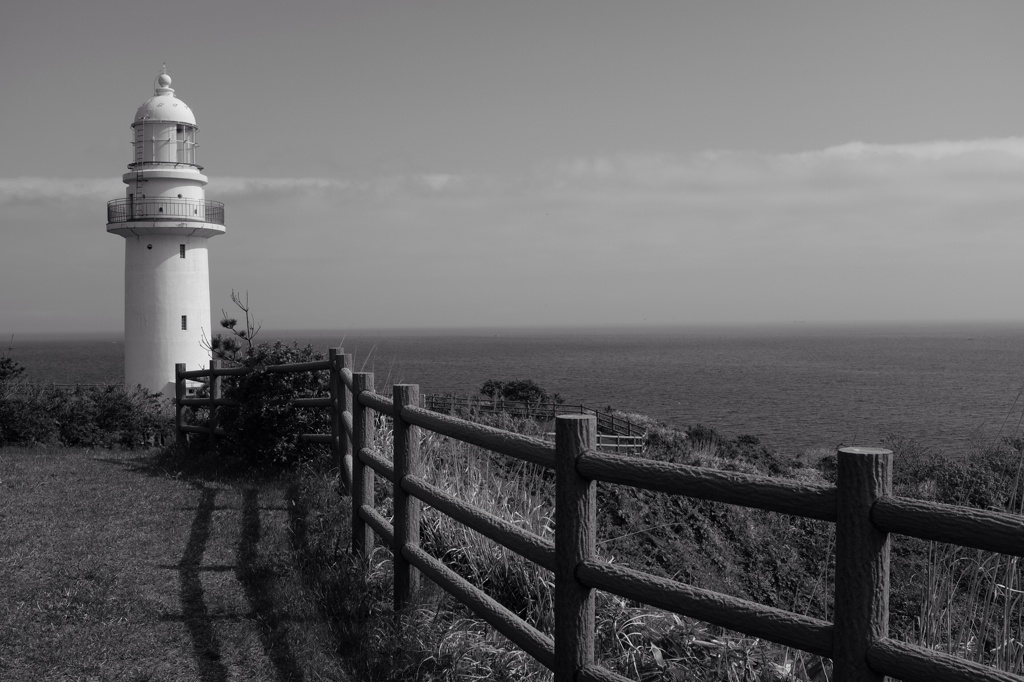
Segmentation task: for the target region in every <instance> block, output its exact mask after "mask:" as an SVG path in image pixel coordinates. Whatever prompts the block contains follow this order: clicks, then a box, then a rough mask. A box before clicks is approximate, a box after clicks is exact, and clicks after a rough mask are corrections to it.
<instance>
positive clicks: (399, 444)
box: [392, 384, 421, 612]
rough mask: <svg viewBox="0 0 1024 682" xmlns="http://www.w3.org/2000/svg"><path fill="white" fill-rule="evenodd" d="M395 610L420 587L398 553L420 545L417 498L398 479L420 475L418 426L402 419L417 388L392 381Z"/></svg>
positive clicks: (417, 393) (415, 402) (413, 571)
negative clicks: (404, 408)
mask: <svg viewBox="0 0 1024 682" xmlns="http://www.w3.org/2000/svg"><path fill="white" fill-rule="evenodd" d="M392 390H393V391H394V397H393V400H394V406H395V419H394V424H395V427H394V428H395V432H394V441H395V453H394V460H393V461H394V465H395V486H394V487H395V491H394V501H395V563H394V566H395V611H396V612H400V611H402V609H404V608H405V607H406V606H408V605H409V604H411V603H412V601H413V599H415V598H416V593H417V592H418V591H419V587H420V572H419V571H418V570H417V569H416V568H414V567H413V565H412V564H410V563H409V562H408V561H406V559H405V556H404V555H403V554H402V550H404V549H405V548H406V547H407V546H418V545H419V544H420V501H419V500H418V499H416V498H415V497H413V496H412V495H409V494H408V493H406V492H405V491H404V490H403V489H402V479H403V478H405V477H406V476H409V475H414V476H418V475H419V474H420V468H421V466H420V434H419V431H420V430H419V428H418V427H416V426H413V425H412V424H409V423H408V422H406V421H405V420H404V419H403V418H402V408H403V407H405V406H406V405H416V406H419V400H420V387H419V386H418V385H416V384H395V385H394V387H393V389H392Z"/></svg>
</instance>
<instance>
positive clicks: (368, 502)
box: [352, 372, 375, 559]
mask: <svg viewBox="0 0 1024 682" xmlns="http://www.w3.org/2000/svg"><path fill="white" fill-rule="evenodd" d="M362 393H373V372H353V373H352V449H353V450H354V451H355V452H354V456H353V457H352V553H353V554H355V555H356V556H358V557H360V558H363V559H365V558H366V557H368V556H369V555H370V551H371V550H373V529H372V528H370V527H369V526H367V525H366V522H365V521H363V519H362V517H361V516H360V515H359V510H360V509H361V508H363V507H372V506H373V505H374V503H375V500H374V492H373V469H371V468H370V467H368V466H366V465H365V464H363V460H362V459H360V453H362V451H363V450H369V449H372V448H373V441H374V437H375V427H374V423H373V410H370V409H368V408H367V407H366V406H364V405H363V404H362V403H361V402H360V401H359V396H360V395H361V394H362Z"/></svg>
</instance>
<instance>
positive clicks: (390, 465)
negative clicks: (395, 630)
mask: <svg viewBox="0 0 1024 682" xmlns="http://www.w3.org/2000/svg"><path fill="white" fill-rule="evenodd" d="M325 363H326V364H327V365H328V367H327V369H329V371H330V372H331V400H332V406H333V409H334V411H335V412H334V414H335V415H336V416H335V418H334V419H333V420H332V424H333V428H332V433H331V434H330V436H329V438H330V439H331V443H332V444H333V448H334V451H335V453H336V456H337V457H338V463H339V466H340V470H341V475H342V477H343V479H344V482H345V484H346V486H347V487H348V489H349V491H350V492H351V497H352V508H353V509H352V526H353V527H352V547H353V551H354V552H357V553H359V554H362V555H365V554H366V553H367V552H368V551H370V549H371V548H372V546H373V544H374V538H375V536H380V537H381V538H383V540H384V542H385V544H386V545H387V546H388V547H390V548H391V550H392V552H393V555H394V575H395V578H394V604H395V608H396V610H401V609H404V608H405V607H407V606H409V605H410V604H412V603H414V602H415V600H416V596H417V592H418V590H419V585H420V580H421V575H425V576H426V577H427V578H429V579H430V580H433V581H434V582H435V583H437V584H438V585H439V586H441V587H442V588H443V589H445V590H447V591H448V592H449V593H451V594H452V595H454V596H455V597H456V598H457V599H459V600H460V601H461V602H462V603H464V604H465V605H466V606H468V607H469V608H470V609H472V610H473V611H474V612H475V613H476V614H477V615H479V616H480V617H481V618H482V619H484V620H485V621H486V622H488V623H489V624H491V625H492V626H493V627H494V628H495V629H497V630H498V631H499V632H501V633H502V634H503V635H505V636H506V637H508V638H509V639H510V640H511V641H512V642H514V643H515V644H516V645H517V646H519V647H521V648H522V649H523V650H525V651H526V652H527V653H529V654H530V655H531V656H533V657H534V658H535V659H536V660H538V661H539V662H540V663H542V664H543V665H544V666H546V667H547V668H549V669H551V670H552V671H554V673H555V679H556V680H558V681H559V682H569V681H570V680H584V681H595V682H604V681H608V680H624V679H626V678H623V677H620V676H619V675H617V674H616V673H614V672H612V671H610V670H607V669H606V668H603V667H602V666H600V665H598V664H597V662H596V660H595V651H594V642H595V618H594V608H595V601H594V590H604V591H606V592H610V593H613V594H617V595H619V596H622V597H625V598H627V599H633V600H636V601H639V602H642V603H645V604H648V605H651V606H654V607H657V608H661V609H666V610H668V611H672V612H674V613H678V614H681V615H684V616H688V617H692V618H698V619H700V620H704V621H706V622H708V623H712V624H715V625H719V626H721V627H725V628H729V629H732V630H737V631H739V632H743V633H746V634H748V635H751V636H754V637H760V638H763V639H765V640H768V641H772V642H775V643H778V644H781V645H784V646H789V647H794V648H798V649H801V650H803V651H807V652H810V653H812V654H817V655H820V656H825V657H829V658H831V659H832V661H833V673H834V676H833V679H834V680H835V681H836V682H861V681H872V682H881V681H882V680H883V679H884V677H885V676H887V675H888V676H892V677H895V678H899V679H902V680H906V681H907V682H997V681H998V682H1024V677H1021V676H1017V675H1013V674H1010V673H1006V672H1002V671H998V670H995V669H993V668H989V667H986V666H983V665H981V664H978V663H974V662H971V661H967V660H964V659H960V658H957V657H954V656H951V655H947V654H943V653H939V652H936V651H932V650H929V649H925V648H922V647H919V646H915V645H911V644H907V643H904V642H899V641H896V640H893V639H890V638H889V636H888V627H889V625H888V622H889V613H888V604H889V535H890V534H892V533H899V534H903V535H908V536H912V537H917V538H923V539H925V540H935V541H939V542H948V543H953V544H958V545H961V546H965V547H972V548H977V549H983V550H989V551H994V552H1002V553H1006V554H1012V555H1015V556H1024V517H1021V516H1018V515H1013V514H1006V513H1000V512H993V511H984V510H977V509H968V508H962V507H957V506H953V505H946V504H939V503H933V502H922V501H918V500H912V499H908V498H902V497H897V496H893V495H892V453H891V452H889V451H888V450H881V449H875V448H854V447H850V448H840V449H839V451H838V456H837V462H838V472H837V481H836V485H834V486H831V485H824V484H810V483H801V482H795V481H785V480H778V479H773V478H768V477H764V476H757V475H751V474H742V473H736V472H723V471H714V470H708V469H703V468H699V467H692V466H686V465H681V464H672V463H666V462H660V461H652V460H645V459H641V458H637V457H631V456H623V455H618V454H609V453H602V452H599V451H597V450H596V448H595V444H596V436H597V433H596V431H597V429H596V418H595V417H594V416H592V415H562V416H557V417H556V419H555V443H554V444H553V445H552V444H551V443H547V442H544V441H542V440H539V439H536V438H531V437H528V436H523V435H519V434H515V433H510V432H507V431H502V430H500V429H495V428H492V427H488V426H483V425H480V424H476V423H473V422H469V421H466V420H463V419H459V418H457V417H453V416H450V415H445V414H439V413H437V412H434V411H431V410H428V409H425V408H423V407H420V405H419V402H420V401H419V388H418V386H416V385H396V386H394V387H393V394H392V396H391V397H386V396H383V395H379V394H377V393H375V392H374V381H373V374H372V373H365V372H357V373H353V372H352V371H351V370H350V369H349V366H350V364H351V359H350V358H348V357H347V356H345V355H344V353H343V352H341V351H340V350H339V351H332V353H331V357H330V359H329V360H328V361H325ZM308 364H314V363H308ZM293 369H295V368H293ZM309 369H312V368H311V367H300V368H297V370H309ZM275 371H285V370H284V369H281V368H277V370H275ZM289 371H291V370H289ZM218 373H220V374H223V373H224V371H223V370H222V371H221V372H218V371H216V370H214V371H213V372H212V373H211V372H206V373H195V372H179V383H180V382H182V381H183V380H184V378H187V377H199V376H211V377H213V378H214V379H215V378H216V376H217V374H218ZM212 395H213V391H211V396H212ZM216 400H217V399H216V398H212V397H211V398H210V399H209V401H210V402H211V403H212V404H215V403H216ZM186 404H189V403H188V402H186ZM375 413H376V414H381V415H385V416H387V417H390V418H391V419H392V422H393V427H394V438H393V443H394V445H393V451H392V453H390V454H391V457H390V459H389V458H388V457H387V453H381V452H377V451H375V449H374V442H375V438H374V436H375V433H374V430H375V423H376V422H375V420H374V414H375ZM179 426H180V424H179ZM420 429H427V430H429V431H432V432H434V433H438V434H441V435H445V436H448V437H450V438H454V439H457V440H460V441H463V442H466V443H470V444H473V445H477V446H480V447H483V448H486V449H489V450H492V451H494V452H496V453H499V454H503V455H506V456H509V457H513V458H516V459H520V460H523V461H527V462H533V463H535V464H539V465H541V466H543V467H547V468H550V469H553V470H554V472H555V480H556V492H555V502H556V504H555V510H554V513H555V540H554V542H550V541H547V540H545V539H543V538H540V537H538V536H536V535H534V534H532V533H530V532H528V531H525V530H523V529H521V528H519V527H518V526H516V525H514V524H513V523H511V522H509V521H507V520H505V519H501V518H498V517H495V516H493V515H491V514H489V513H487V512H485V511H483V510H481V509H478V508H475V507H472V506H470V505H469V504H467V503H465V502H464V501H462V500H459V499H457V498H455V497H453V496H451V495H449V494H447V493H446V492H444V491H442V490H440V489H439V488H437V487H435V486H432V485H431V484H430V483H428V482H427V481H426V480H424V479H423V477H422V476H421V473H420V472H421V470H422V462H421V456H420V455H421V453H420V434H419V430H420ZM376 475H379V476H382V477H384V478H385V479H386V480H388V481H390V482H391V484H392V486H393V491H394V493H393V494H394V518H393V520H392V521H388V520H387V519H385V518H384V517H383V516H382V515H381V514H380V512H378V511H377V509H376V507H375V500H374V477H375V476H376ZM597 481H604V482H607V483H613V484H618V485H627V486H633V487H637V488H643V489H647V490H657V491H663V492H666V493H671V494H675V495H686V496H689V497H694V498H699V499H704V500H712V501H717V502H724V503H728V504H736V505H741V506H745V507H751V508H755V509H762V510H767V511H772V512H778V513H782V514H791V515H796V516H802V517H807V518H812V519H820V520H824V521H828V522H832V523H834V524H835V526H836V579H835V595H834V597H835V598H834V603H835V609H834V617H833V619H832V620H831V621H826V620H821V619H817V618H812V617H808V616H804V615H800V614H796V613H791V612H788V611H785V610H782V609H777V608H773V607H768V606H765V605H763V604H759V603H756V602H752V601H748V600H745V599H740V598H737V597H732V596H729V595H724V594H720V593H716V592H712V591H709V590H704V589H699V588H696V587H693V586H690V585H686V584H684V583H680V582H677V581H673V580H667V579H664V578H658V577H655V576H652V575H649V574H646V573H643V572H641V571H637V570H634V569H630V568H626V567H623V566H619V565H615V564H610V563H607V562H605V561H602V560H601V559H600V558H599V557H598V556H597V553H596V542H597V538H596V512H597V509H596V482H597ZM424 502H425V503H426V504H428V505H430V506H431V507H433V508H434V509H436V510H438V511H440V512H442V513H444V514H447V515H448V516H450V517H451V518H452V519H454V520H456V521H458V522H460V523H463V524H465V525H466V526H468V527H470V528H472V529H474V530H476V531H478V532H480V533H482V534H483V535H485V536H486V537H488V538H490V539H491V540H494V541H495V542H497V543H499V544H502V545H504V546H505V547H507V548H508V549H510V550H512V551H514V552H516V553H518V554H520V555H521V556H523V557H525V558H527V559H529V560H530V561H533V562H534V563H536V564H538V565H539V566H542V567H544V568H546V569H549V570H551V571H553V572H554V576H555V579H554V585H555V627H554V637H551V636H549V635H547V634H546V633H543V632H540V631H539V630H537V629H536V628H534V627H533V626H532V625H530V624H529V623H527V622H525V621H523V620H521V619H520V618H519V617H518V616H516V615H515V614H514V613H512V612H511V611H509V610H508V609H506V608H505V607H504V606H502V605H501V604H499V603H498V602H496V601H495V600H493V599H492V598H490V597H489V596H487V595H486V594H485V593H484V592H483V591H482V590H480V589H479V588H477V587H476V586H474V585H472V584H470V583H469V582H468V581H466V580H465V579H463V578H462V577H461V576H459V575H458V574H456V573H455V572H454V571H452V570H451V569H450V568H448V567H447V566H445V565H444V564H443V563H441V562H440V561H438V560H437V559H435V558H434V557H432V556H431V555H429V554H427V553H426V552H425V551H424V550H423V549H422V548H421V547H420V538H419V528H420V523H419V522H420V506H421V504H422V503H424Z"/></svg>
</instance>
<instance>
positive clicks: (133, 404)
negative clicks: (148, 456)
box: [0, 384, 171, 448]
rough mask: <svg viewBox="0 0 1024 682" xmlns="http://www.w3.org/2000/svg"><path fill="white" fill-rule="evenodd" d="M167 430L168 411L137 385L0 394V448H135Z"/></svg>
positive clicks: (27, 387) (31, 388) (26, 388)
mask: <svg viewBox="0 0 1024 682" xmlns="http://www.w3.org/2000/svg"><path fill="white" fill-rule="evenodd" d="M170 430H171V420H170V409H169V407H168V406H167V405H166V404H164V403H163V402H162V401H161V396H160V394H159V393H150V392H148V391H146V390H145V389H143V388H142V387H141V386H136V387H134V388H130V389H129V388H125V387H124V386H119V385H110V386H76V387H74V388H59V387H55V386H36V385H32V384H21V385H20V386H19V387H18V390H17V391H14V390H8V391H6V392H5V393H4V394H2V395H0V445H42V444H48V445H58V444H59V445H68V446H80V447H113V446H120V447H125V448H135V447H137V446H139V445H143V444H145V443H147V442H151V441H162V440H163V439H164V437H165V436H166V435H167V434H169V433H170Z"/></svg>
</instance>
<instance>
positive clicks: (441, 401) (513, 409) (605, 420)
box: [424, 394, 647, 439]
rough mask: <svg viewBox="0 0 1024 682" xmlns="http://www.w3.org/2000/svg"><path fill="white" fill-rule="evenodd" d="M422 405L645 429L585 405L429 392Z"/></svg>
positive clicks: (631, 431)
mask: <svg viewBox="0 0 1024 682" xmlns="http://www.w3.org/2000/svg"><path fill="white" fill-rule="evenodd" d="M424 406H425V407H426V408H427V409H429V410H434V411H435V412H452V413H454V412H459V411H462V412H482V413H498V412H505V413H508V414H510V415H512V416H513V417H530V418H549V419H554V418H555V417H557V416H558V415H560V414H590V415H593V416H594V417H596V418H597V430H598V432H599V433H603V434H609V435H615V436H629V437H634V438H641V439H642V438H643V437H644V436H645V435H646V434H647V429H646V427H644V426H641V425H640V424H636V423H634V422H631V421H629V420H628V419H623V418H622V417H618V416H616V415H614V414H612V413H611V412H602V411H601V410H596V409H594V408H592V407H587V406H586V405H567V404H565V403H553V402H539V403H527V402H522V401H515V400H492V399H489V398H483V397H480V398H477V397H473V396H468V397H467V396H454V395H437V394H430V395H427V396H426V397H425V399H424Z"/></svg>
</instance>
